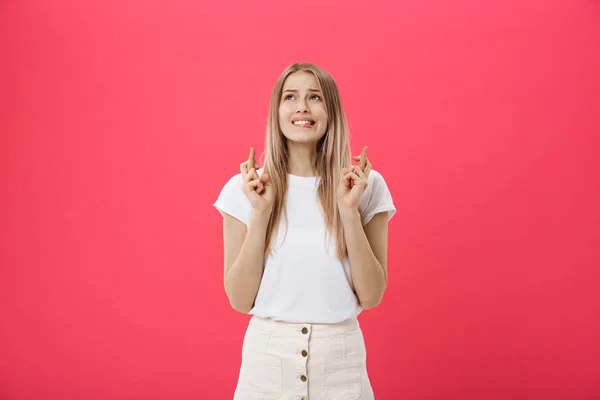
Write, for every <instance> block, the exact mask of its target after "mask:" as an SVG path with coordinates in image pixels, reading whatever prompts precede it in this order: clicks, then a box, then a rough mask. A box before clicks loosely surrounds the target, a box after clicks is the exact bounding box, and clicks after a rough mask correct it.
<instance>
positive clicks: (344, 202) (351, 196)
mask: <svg viewBox="0 0 600 400" xmlns="http://www.w3.org/2000/svg"><path fill="white" fill-rule="evenodd" d="M367 150H368V147H367V146H365V147H364V148H363V151H362V153H361V155H359V156H356V157H354V160H355V161H358V163H359V164H358V165H353V166H351V167H350V168H342V176H341V177H340V183H339V185H338V190H337V199H338V200H337V201H338V207H339V209H340V212H352V211H358V203H359V202H360V198H361V196H362V194H363V193H364V192H365V189H366V188H367V186H368V184H369V183H368V178H369V173H370V172H371V162H370V161H369V159H368V158H367Z"/></svg>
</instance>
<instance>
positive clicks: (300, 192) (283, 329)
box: [214, 64, 396, 400]
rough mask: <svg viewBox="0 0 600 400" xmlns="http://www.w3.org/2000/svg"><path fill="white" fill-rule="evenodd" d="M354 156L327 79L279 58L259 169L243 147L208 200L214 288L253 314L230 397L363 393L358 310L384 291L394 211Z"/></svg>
mask: <svg viewBox="0 0 600 400" xmlns="http://www.w3.org/2000/svg"><path fill="white" fill-rule="evenodd" d="M353 159H354V161H356V162H357V163H358V164H357V165H352V159H351V154H350V145H349V139H348V128H347V124H346V118H345V115H344V111H343V109H342V103H341V101H340V95H339V93H338V89H337V86H336V84H335V82H334V80H333V78H332V77H331V76H330V75H329V74H328V73H327V72H326V71H324V70H323V69H321V68H319V67H318V66H316V65H314V64H293V65H290V66H289V67H288V68H287V69H286V70H285V71H283V73H282V74H281V75H280V77H279V79H278V80H277V83H276V84H275V87H274V89H273V93H272V96H271V106H270V113H269V120H268V126H267V138H266V159H265V163H264V167H263V168H261V167H259V166H258V165H257V163H256V160H255V150H254V149H253V148H251V149H250V156H249V158H248V160H247V161H245V162H244V163H242V164H241V166H240V169H241V173H239V174H237V175H235V176H233V177H232V178H231V179H230V180H229V181H228V182H227V183H226V184H225V186H224V187H223V189H222V191H221V193H220V195H219V197H218V199H217V201H216V203H215V204H214V205H215V207H216V208H217V209H218V210H219V211H220V212H221V214H222V215H223V231H224V232H223V239H224V249H225V256H224V264H225V278H224V280H225V291H226V293H227V296H228V297H229V301H230V303H231V305H232V307H233V308H234V309H235V310H237V311H239V312H242V313H248V314H252V318H251V319H250V322H249V325H248V328H247V330H246V334H245V337H244V343H243V346H242V363H241V370H240V373H239V378H238V383H237V388H236V391H235V395H234V399H235V400H246V399H261V400H269V399H285V400H288V399H298V400H309V399H310V400H318V399H319V400H320V399H328V400H333V399H345V400H358V399H373V398H374V397H373V390H372V388H371V384H370V381H369V378H368V375H367V369H366V350H365V343H364V338H363V334H362V331H361V329H360V326H359V323H358V320H357V315H358V314H359V313H360V312H361V311H362V310H366V309H370V308H373V307H375V306H377V305H378V304H379V302H380V301H381V298H382V296H383V292H384V291H385V288H386V284H387V232H388V221H389V220H390V218H391V217H392V216H393V215H394V213H395V211H396V209H395V207H394V204H393V202H392V197H391V195H390V192H389V190H388V187H387V185H386V183H385V181H384V179H383V177H382V176H381V174H379V173H378V172H376V171H375V170H373V169H371V163H370V161H369V160H368V158H367V148H366V147H365V148H364V149H363V151H362V154H361V155H359V156H356V157H354V158H353Z"/></svg>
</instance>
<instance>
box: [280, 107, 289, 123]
mask: <svg viewBox="0 0 600 400" xmlns="http://www.w3.org/2000/svg"><path fill="white" fill-rule="evenodd" d="M289 116H290V111H289V110H288V109H287V108H286V107H283V106H282V107H279V122H280V123H281V122H283V121H286V120H288V119H289V118H288V117H289Z"/></svg>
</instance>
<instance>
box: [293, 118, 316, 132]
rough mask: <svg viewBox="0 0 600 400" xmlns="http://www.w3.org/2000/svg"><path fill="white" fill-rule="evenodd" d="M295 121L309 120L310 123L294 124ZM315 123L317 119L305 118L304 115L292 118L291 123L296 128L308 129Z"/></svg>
mask: <svg viewBox="0 0 600 400" xmlns="http://www.w3.org/2000/svg"><path fill="white" fill-rule="evenodd" d="M296 121H310V122H312V123H311V124H306V125H296V124H294V122H296ZM316 123H317V121H315V120H314V119H312V118H306V117H301V118H294V119H293V120H292V125H294V126H295V127H297V128H304V129H310V128H312V127H313V126H315V124H316Z"/></svg>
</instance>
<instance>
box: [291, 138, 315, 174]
mask: <svg viewBox="0 0 600 400" xmlns="http://www.w3.org/2000/svg"><path fill="white" fill-rule="evenodd" d="M287 148H288V156H289V158H288V172H289V173H290V174H292V175H298V176H316V175H317V169H316V167H315V165H316V163H317V146H316V144H315V143H297V142H292V141H290V140H289V141H288V142H287Z"/></svg>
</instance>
